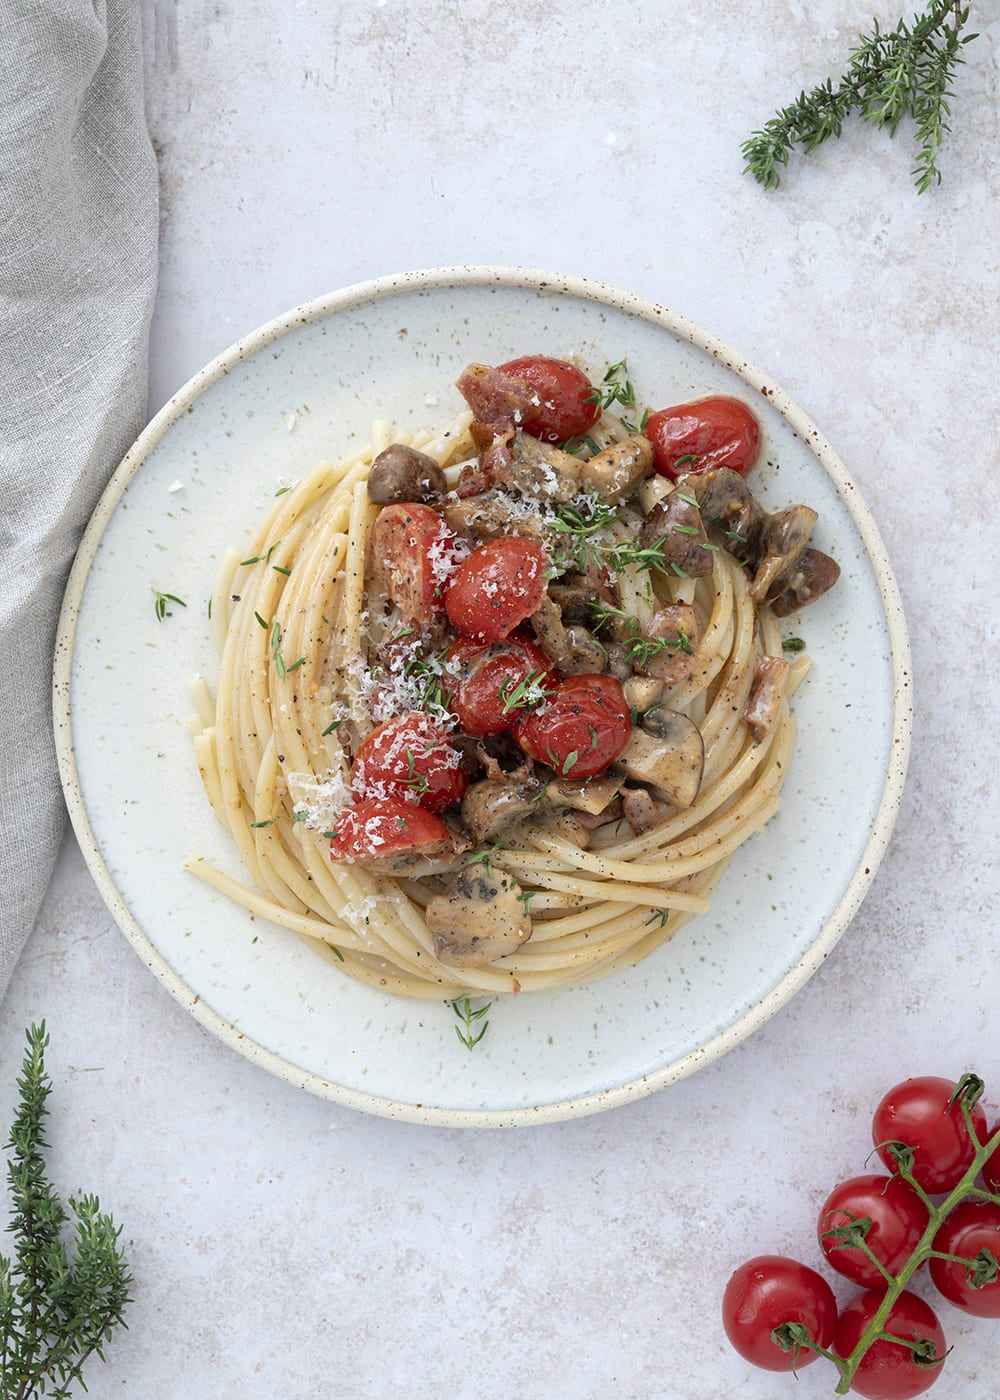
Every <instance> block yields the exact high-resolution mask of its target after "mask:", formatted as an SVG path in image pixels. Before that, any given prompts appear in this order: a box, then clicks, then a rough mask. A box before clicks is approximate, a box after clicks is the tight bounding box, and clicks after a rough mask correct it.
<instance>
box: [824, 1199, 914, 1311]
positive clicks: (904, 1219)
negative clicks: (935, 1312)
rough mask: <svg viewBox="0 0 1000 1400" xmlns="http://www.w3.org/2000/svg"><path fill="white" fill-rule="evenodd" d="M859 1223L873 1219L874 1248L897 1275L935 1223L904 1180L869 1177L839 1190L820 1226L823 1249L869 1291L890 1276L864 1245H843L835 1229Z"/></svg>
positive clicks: (871, 1236) (871, 1239)
mask: <svg viewBox="0 0 1000 1400" xmlns="http://www.w3.org/2000/svg"><path fill="white" fill-rule="evenodd" d="M852 1217H853V1219H855V1220H864V1219H868V1220H870V1221H871V1227H870V1228H869V1230H868V1231H867V1233H866V1234H865V1237H864V1238H865V1243H866V1244H867V1245H868V1248H869V1249H870V1250H871V1251H872V1253H873V1254H874V1255H875V1256H876V1258H878V1259H880V1260H881V1262H882V1263H883V1264H884V1265H885V1267H886V1269H887V1270H888V1271H889V1273H890V1274H897V1273H898V1272H899V1270H900V1269H901V1268H902V1267H903V1265H904V1264H905V1263H906V1261H907V1260H908V1259H909V1257H910V1255H911V1254H912V1253H913V1251H914V1249H916V1247H917V1245H918V1244H919V1242H920V1237H921V1235H922V1234H923V1233H924V1231H925V1230H926V1228H927V1222H928V1221H929V1219H930V1215H929V1213H928V1210H927V1207H926V1206H925V1205H924V1203H923V1201H922V1200H921V1199H920V1197H919V1196H918V1195H917V1193H916V1192H915V1191H914V1190H913V1188H912V1186H910V1185H908V1183H907V1182H905V1181H903V1180H902V1178H901V1177H898V1176H883V1175H881V1174H880V1173H874V1172H872V1173H866V1174H865V1175H863V1176H852V1177H851V1178H850V1179H849V1180H847V1181H842V1182H841V1183H840V1184H839V1186H835V1187H834V1188H833V1190H832V1191H831V1192H830V1194H829V1196H828V1197H827V1198H826V1200H825V1201H824V1203H823V1206H822V1209H821V1210H820V1213H819V1220H818V1222H817V1227H816V1230H817V1234H818V1236H819V1242H820V1247H821V1248H822V1250H823V1253H824V1254H825V1255H826V1260H827V1263H828V1264H829V1265H830V1267H831V1268H833V1269H836V1270H837V1272H838V1273H840V1274H843V1275H844V1276H845V1278H849V1279H853V1280H854V1282H855V1283H860V1284H862V1286H863V1287H865V1288H879V1287H884V1286H885V1275H884V1274H881V1273H879V1271H878V1268H877V1267H876V1266H875V1264H874V1263H873V1262H872V1261H871V1260H870V1259H869V1258H868V1256H867V1254H865V1252H864V1250H863V1249H862V1248H861V1246H860V1245H843V1244H840V1243H839V1242H838V1240H837V1238H836V1237H835V1236H831V1235H830V1233H829V1232H830V1231H831V1230H833V1229H835V1228H837V1227H839V1226H846V1225H848V1224H849V1222H850V1220H851V1218H852Z"/></svg>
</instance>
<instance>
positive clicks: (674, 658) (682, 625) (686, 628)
mask: <svg viewBox="0 0 1000 1400" xmlns="http://www.w3.org/2000/svg"><path fill="white" fill-rule="evenodd" d="M643 637H644V639H645V642H646V643H648V645H647V646H645V647H644V645H643V642H642V641H640V642H639V643H638V644H637V646H636V647H635V648H634V659H635V667H636V670H637V671H642V672H643V673H644V674H645V675H647V676H653V677H655V678H656V680H658V681H662V682H663V684H664V685H680V684H681V682H682V681H686V680H687V679H688V677H689V676H690V675H691V674H692V673H693V671H694V665H695V659H696V658H695V650H696V648H697V646H698V617H697V614H696V613H695V610H694V608H693V607H692V606H691V604H690V603H667V604H666V606H665V607H662V608H659V609H657V611H656V612H655V613H654V614H653V616H652V617H651V618H650V619H649V621H648V622H647V624H646V626H645V628H644V630H643Z"/></svg>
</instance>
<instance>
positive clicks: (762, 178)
mask: <svg viewBox="0 0 1000 1400" xmlns="http://www.w3.org/2000/svg"><path fill="white" fill-rule="evenodd" d="M968 18H969V6H967V5H962V4H961V3H958V0H938V3H937V4H933V5H931V6H930V7H929V8H928V9H927V10H926V11H924V12H923V13H922V14H919V15H917V16H916V17H915V18H914V19H913V20H912V21H911V22H909V23H907V21H906V20H903V19H901V20H900V21H899V22H898V24H897V25H896V28H895V29H893V30H890V31H883V30H882V29H881V28H880V27H879V23H878V20H877V19H876V20H873V21H872V29H871V32H870V33H869V34H862V35H860V36H859V38H858V42H857V44H856V45H855V47H854V48H853V49H851V51H850V53H849V55H848V61H847V66H846V69H845V71H844V73H843V74H842V76H841V78H840V79H839V81H838V82H837V83H836V84H834V82H833V80H832V79H831V78H827V80H826V81H825V82H823V83H820V84H818V85H817V86H816V87H814V88H812V89H811V90H810V91H809V92H805V91H803V92H802V93H801V94H800V95H799V97H797V98H796V100H795V101H794V102H792V103H790V104H789V106H787V107H783V108H781V109H779V111H778V112H776V113H775V115H774V116H773V117H772V118H771V119H770V121H768V122H766V123H765V124H764V126H763V127H762V128H761V129H760V130H759V131H755V132H754V133H753V134H752V136H750V137H749V138H748V139H747V140H746V141H744V142H743V145H742V148H741V149H742V152H743V156H744V158H745V160H746V166H745V167H744V171H743V173H744V174H745V175H752V176H753V177H754V179H755V180H757V181H758V183H759V184H761V185H763V186H764V188H765V189H774V188H775V187H776V186H777V185H779V184H780V183H781V167H782V166H785V165H787V164H788V160H789V157H790V155H791V154H792V152H793V151H794V149H795V147H796V146H800V147H801V148H802V150H804V151H812V150H815V148H816V147H817V146H819V145H821V144H822V143H823V142H824V141H826V140H827V139H828V138H829V137H831V136H839V135H840V134H841V132H842V130H843V126H844V122H845V121H846V120H847V118H848V117H849V116H850V114H851V113H852V112H857V113H858V115H859V116H860V117H861V119H862V121H866V122H868V123H869V125H871V126H875V127H884V128H886V129H887V130H888V132H889V134H890V136H894V135H895V133H896V129H897V127H898V126H899V123H900V122H901V121H902V119H903V118H904V117H905V116H907V115H908V116H910V117H911V118H912V120H913V124H914V135H915V138H916V143H917V156H916V162H915V164H914V167H913V169H912V171H911V174H912V177H913V181H914V184H915V185H916V188H917V191H918V193H920V194H923V193H924V192H925V191H926V190H928V189H929V188H930V187H931V185H935V184H940V183H941V170H940V166H939V163H938V159H939V154H940V149H941V145H942V142H943V140H944V137H945V135H946V133H947V132H948V130H949V126H948V118H949V117H950V115H951V107H950V105H949V104H950V99H951V98H952V97H953V95H954V94H953V92H952V83H953V81H954V77H955V71H956V69H957V67H958V65H959V64H960V63H964V62H965V59H964V56H963V53H962V50H963V49H964V47H965V45H966V44H970V43H971V42H972V40H973V39H975V38H977V37H978V36H977V35H976V34H966V35H965V36H964V37H963V36H962V30H963V29H964V28H965V25H966V23H967V21H968Z"/></svg>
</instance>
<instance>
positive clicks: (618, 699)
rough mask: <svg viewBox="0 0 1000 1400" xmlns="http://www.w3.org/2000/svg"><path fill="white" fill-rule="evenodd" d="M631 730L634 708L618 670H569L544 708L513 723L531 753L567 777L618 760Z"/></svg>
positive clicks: (587, 775)
mask: <svg viewBox="0 0 1000 1400" xmlns="http://www.w3.org/2000/svg"><path fill="white" fill-rule="evenodd" d="M631 733H632V711H631V709H630V708H629V704H628V701H627V700H626V699H625V693H624V691H623V690H622V687H621V682H620V681H617V680H615V678H614V676H604V675H597V674H594V675H585V676H569V677H568V678H567V679H566V680H564V681H560V682H559V684H558V685H557V686H556V688H555V690H554V691H553V693H552V698H551V699H550V700H549V701H548V703H547V704H545V705H543V706H542V707H541V708H540V709H537V710H532V711H531V713H530V714H526V715H523V716H522V717H521V718H519V719H518V721H517V723H516V724H515V725H514V738H515V739H516V740H517V742H518V743H519V744H520V746H521V748H522V749H523V750H524V752H525V753H526V754H529V755H530V756H531V757H532V758H534V759H537V760H538V762H539V763H547V764H549V765H550V766H551V767H552V768H554V769H555V770H556V772H557V773H559V774H560V776H562V777H569V776H570V775H572V776H573V777H575V778H592V777H594V775H595V774H596V773H603V772H604V770H605V768H607V766H608V764H609V763H613V762H614V761H615V759H616V758H617V757H618V755H619V754H620V753H621V751H622V749H623V748H624V747H625V745H626V744H627V743H628V741H629V735H630V734H631Z"/></svg>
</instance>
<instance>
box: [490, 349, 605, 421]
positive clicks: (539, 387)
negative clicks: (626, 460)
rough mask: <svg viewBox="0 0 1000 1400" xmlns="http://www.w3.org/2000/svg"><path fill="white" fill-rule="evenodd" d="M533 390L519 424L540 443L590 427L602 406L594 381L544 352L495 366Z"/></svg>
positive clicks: (573, 366) (575, 368)
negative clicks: (549, 357)
mask: <svg viewBox="0 0 1000 1400" xmlns="http://www.w3.org/2000/svg"><path fill="white" fill-rule="evenodd" d="M498 368H499V369H501V370H503V371H504V373H505V374H509V375H512V376H513V377H514V378H515V379H520V380H522V381H523V382H524V383H525V384H527V385H528V386H529V388H530V389H531V390H532V394H531V399H532V403H531V408H530V409H529V410H527V411H525V410H523V409H522V410H521V420H520V423H519V426H520V427H521V428H523V429H524V431H525V432H526V433H530V434H531V436H532V437H536V438H541V439H542V441H543V442H565V441H566V439H567V438H571V437H578V436H579V435H580V434H581V433H585V432H586V431H587V429H588V428H591V427H592V426H593V425H594V423H596V422H597V419H598V418H599V417H600V413H601V409H600V404H599V403H598V395H597V391H596V390H595V388H594V386H593V384H591V382H590V380H589V379H588V378H587V376H586V375H585V374H584V373H583V371H582V370H579V369H577V367H576V365H571V364H567V363H566V361H565V360H550V359H548V358H546V356H544V355H524V356H522V357H521V358H520V359H518V360H508V361H507V363H506V364H505V365H500V366H498Z"/></svg>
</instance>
